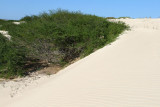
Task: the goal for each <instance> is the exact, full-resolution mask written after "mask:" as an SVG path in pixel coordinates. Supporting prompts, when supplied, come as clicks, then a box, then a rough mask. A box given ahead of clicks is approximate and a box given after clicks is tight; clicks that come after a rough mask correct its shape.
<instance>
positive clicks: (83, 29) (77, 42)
mask: <svg viewBox="0 0 160 107" xmlns="http://www.w3.org/2000/svg"><path fill="white" fill-rule="evenodd" d="M20 21H25V23H22V24H20V25H15V24H13V23H11V22H10V23H6V24H1V23H0V25H2V26H1V27H0V29H2V30H7V31H9V34H10V35H11V36H12V40H11V41H8V40H6V38H4V37H2V35H0V38H1V39H0V42H1V44H2V45H1V44H0V55H1V56H0V66H1V65H3V66H2V67H1V68H0V75H4V74H6V73H9V75H10V76H11V75H12V76H17V75H19V74H20V75H23V74H25V73H26V71H25V70H26V69H25V65H26V62H27V61H28V59H30V60H31V61H32V59H37V60H38V61H44V62H47V63H52V64H58V65H61V66H64V65H65V64H67V63H69V62H71V61H72V60H74V59H75V58H77V57H84V56H86V55H89V54H90V53H92V52H93V51H95V50H97V49H99V48H101V47H103V46H104V45H106V44H108V43H110V42H112V41H114V40H115V39H116V37H117V36H118V35H119V34H120V33H122V32H123V31H124V30H125V29H127V28H128V27H127V26H126V25H125V24H124V23H122V22H117V23H116V22H109V21H107V20H106V19H105V18H101V17H97V16H93V15H86V14H82V13H80V12H68V11H65V10H58V11H50V12H49V13H42V14H40V15H38V16H35V15H33V16H26V17H24V18H22V19H21V20H20ZM24 50H27V51H24ZM1 53H2V54H1ZM2 55H3V56H2ZM26 59H27V61H26ZM11 62H12V63H11Z"/></svg>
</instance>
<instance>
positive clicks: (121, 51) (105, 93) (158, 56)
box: [0, 19, 160, 107]
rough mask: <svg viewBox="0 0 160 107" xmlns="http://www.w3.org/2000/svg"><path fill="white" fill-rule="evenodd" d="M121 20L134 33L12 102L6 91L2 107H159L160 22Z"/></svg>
mask: <svg viewBox="0 0 160 107" xmlns="http://www.w3.org/2000/svg"><path fill="white" fill-rule="evenodd" d="M119 20H121V21H124V22H126V23H127V24H129V25H130V26H131V30H130V31H126V32H124V33H123V34H122V35H121V36H120V37H119V38H118V39H117V40H116V41H115V42H114V43H112V44H111V45H108V46H105V47H104V48H102V49H100V50H98V51H96V52H94V53H93V54H91V55H89V56H88V57H86V58H84V59H82V60H79V61H78V62H76V63H74V64H72V65H70V66H69V67H67V68H65V69H64V70H62V71H60V72H59V73H58V74H56V75H53V76H51V77H50V78H45V79H41V80H39V81H38V82H37V85H35V86H29V87H28V88H26V89H24V90H23V92H22V93H19V94H18V95H17V96H15V97H13V98H10V97H9V91H8V88H2V87H1V88H0V107H160V19H119ZM119 20H116V21H119Z"/></svg>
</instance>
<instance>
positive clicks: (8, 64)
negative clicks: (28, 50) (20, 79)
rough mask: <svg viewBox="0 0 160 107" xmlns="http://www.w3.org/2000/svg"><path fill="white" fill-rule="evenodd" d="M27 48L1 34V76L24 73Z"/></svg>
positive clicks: (7, 76) (8, 76) (6, 76)
mask: <svg viewBox="0 0 160 107" xmlns="http://www.w3.org/2000/svg"><path fill="white" fill-rule="evenodd" d="M25 59H26V57H25V50H24V48H23V47H20V46H18V45H16V44H15V43H13V42H10V41H9V40H8V39H7V38H5V37H3V36H2V35H1V34H0V77H5V78H11V77H14V76H17V75H24V74H25V70H24V69H23V67H24V65H25Z"/></svg>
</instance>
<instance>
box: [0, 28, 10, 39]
mask: <svg viewBox="0 0 160 107" xmlns="http://www.w3.org/2000/svg"><path fill="white" fill-rule="evenodd" d="M0 33H1V34H2V35H3V36H5V37H6V38H8V39H9V40H11V36H10V35H9V34H8V31H5V30H0Z"/></svg>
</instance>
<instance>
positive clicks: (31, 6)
mask: <svg viewBox="0 0 160 107" xmlns="http://www.w3.org/2000/svg"><path fill="white" fill-rule="evenodd" d="M57 8H61V9H65V10H69V11H81V12H82V13H85V14H93V15H97V16H100V17H122V16H129V17H132V18H145V17H152V18H158V17H160V0H0V19H12V20H18V19H21V18H22V17H24V16H26V15H38V14H39V13H42V12H47V11H48V10H55V9H57Z"/></svg>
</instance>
